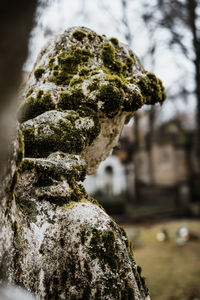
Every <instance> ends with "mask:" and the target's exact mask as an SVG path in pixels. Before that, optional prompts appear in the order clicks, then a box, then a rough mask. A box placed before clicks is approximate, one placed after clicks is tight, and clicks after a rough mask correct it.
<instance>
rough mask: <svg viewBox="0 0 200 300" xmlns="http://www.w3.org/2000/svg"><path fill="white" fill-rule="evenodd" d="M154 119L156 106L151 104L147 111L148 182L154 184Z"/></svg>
mask: <svg viewBox="0 0 200 300" xmlns="http://www.w3.org/2000/svg"><path fill="white" fill-rule="evenodd" d="M155 120H156V107H154V106H151V109H150V111H149V173H150V182H151V184H152V185H154V184H155V169H154V155H153V145H154V143H155Z"/></svg>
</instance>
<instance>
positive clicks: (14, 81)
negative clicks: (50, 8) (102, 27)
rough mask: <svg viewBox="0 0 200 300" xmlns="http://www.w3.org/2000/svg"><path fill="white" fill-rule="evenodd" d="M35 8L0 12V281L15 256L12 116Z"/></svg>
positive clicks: (11, 4)
mask: <svg viewBox="0 0 200 300" xmlns="http://www.w3.org/2000/svg"><path fill="white" fill-rule="evenodd" d="M35 8H36V1H35V0H29V1H26V0H22V1H18V0H15V1H3V2H2V3H1V10H0V30H1V43H0V91H1V99H0V145H1V146H0V179H1V187H0V228H1V230H0V240H1V243H0V255H1V263H0V281H2V280H4V279H5V278H6V273H7V272H8V270H7V264H8V259H9V255H12V253H11V252H10V249H12V236H13V234H14V233H13V230H12V227H11V226H10V228H9V229H8V231H7V232H6V235H5V234H3V228H4V224H5V223H6V222H8V220H10V221H9V223H10V224H11V214H10V207H11V203H12V201H13V189H14V186H15V182H16V168H17V165H18V164H19V163H20V161H21V159H22V150H21V149H20V139H19V137H18V133H19V130H18V129H19V128H16V121H15V120H14V117H13V115H12V114H11V113H12V111H14V110H15V107H16V102H17V89H18V87H19V84H20V82H21V75H22V66H23V64H24V62H25V59H26V56H27V52H28V39H29V35H30V31H31V28H32V26H33V18H34V12H35ZM12 107H13V108H12ZM13 114H14V113H13ZM8 240H9V243H8ZM6 247H7V249H6V251H5V248H6ZM9 252H10V253H9ZM2 255H3V257H2Z"/></svg>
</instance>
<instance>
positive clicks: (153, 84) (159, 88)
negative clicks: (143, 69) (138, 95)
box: [137, 73, 166, 104]
mask: <svg viewBox="0 0 200 300" xmlns="http://www.w3.org/2000/svg"><path fill="white" fill-rule="evenodd" d="M137 84H138V86H139V88H140V90H141V92H142V96H143V98H144V99H145V103H146V104H155V103H157V102H160V103H162V102H163V101H164V100H165V98H166V92H165V89H164V87H163V85H162V81H161V80H160V79H158V78H157V77H156V76H155V74H153V73H146V76H143V77H141V78H140V80H139V81H138V82H137Z"/></svg>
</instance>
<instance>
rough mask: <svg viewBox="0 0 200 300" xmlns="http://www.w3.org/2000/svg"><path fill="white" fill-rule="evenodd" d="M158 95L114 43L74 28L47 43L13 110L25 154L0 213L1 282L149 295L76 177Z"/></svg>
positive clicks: (52, 291) (47, 293)
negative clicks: (0, 220) (6, 209)
mask: <svg viewBox="0 0 200 300" xmlns="http://www.w3.org/2000/svg"><path fill="white" fill-rule="evenodd" d="M164 98H165V92H164V88H163V86H162V83H161V81H160V80H159V79H157V78H156V76H155V75H154V74H152V73H148V72H146V71H145V70H144V69H143V68H142V66H141V64H140V62H139V60H138V58H137V57H136V56H135V54H134V53H133V52H132V51H131V50H130V49H128V47H127V46H125V45H123V44H121V43H119V42H118V40H117V39H114V38H111V39H110V40H109V39H107V38H105V37H101V36H98V35H97V34H96V33H95V32H93V31H91V30H90V29H87V28H84V27H80V28H70V29H69V30H67V31H65V32H64V33H63V34H62V35H59V36H56V37H55V38H54V39H53V40H51V41H50V42H49V44H48V45H47V46H46V47H45V48H44V49H43V50H42V52H41V54H40V55H39V57H38V59H37V61H36V64H35V66H34V70H33V72H32V73H31V75H30V77H29V79H28V81H27V85H26V88H25V93H24V99H25V100H24V102H23V103H22V104H21V106H20V108H19V111H18V120H19V122H20V123H21V125H20V126H21V131H22V134H23V137H24V150H25V153H24V158H23V160H22V162H21V164H20V166H19V168H18V171H17V173H16V174H17V176H15V177H16V185H15V186H14V188H13V190H12V192H13V201H12V203H11V204H10V208H9V216H8V217H7V219H6V217H5V215H6V213H5V212H4V214H3V217H2V218H3V220H4V223H3V225H2V226H3V228H4V231H3V232H5V233H6V232H7V231H8V230H9V229H10V231H11V235H10V236H9V237H8V238H5V237H4V239H5V240H6V243H5V246H4V249H2V253H3V255H4V257H3V256H2V257H1V265H2V266H4V269H6V270H7V274H6V276H5V277H7V278H9V280H10V281H12V282H14V283H16V284H20V285H22V286H24V287H25V288H26V289H28V290H29V291H32V292H33V293H35V294H36V295H37V296H38V297H39V298H40V299H113V300H114V299H138V300H139V299H145V297H147V296H148V289H147V288H146V286H145V283H144V279H143V278H142V277H141V274H140V268H137V265H136V264H135V262H134V259H133V256H132V250H131V247H130V245H129V242H128V240H127V237H126V234H125V233H124V231H123V230H122V229H120V228H119V227H118V226H117V225H116V224H115V223H114V222H113V220H112V219H111V218H110V217H109V216H108V215H107V214H106V213H105V212H104V210H103V209H102V208H101V207H100V206H99V204H98V203H97V202H96V201H95V200H94V199H92V198H91V197H90V196H88V195H87V193H86V191H85V190H84V188H83V187H82V185H81V184H80V181H83V180H84V178H85V175H86V173H88V174H91V173H93V172H94V171H95V170H96V168H97V166H98V164H99V163H100V161H101V160H103V159H105V158H106V157H107V156H108V155H109V153H110V152H111V150H112V148H113V147H114V146H115V144H116V143H117V140H118V137H119V135H120V132H121V130H122V127H123V125H124V122H125V121H126V119H127V118H129V117H130V116H132V115H133V114H134V112H135V111H136V110H137V109H138V108H139V107H141V106H142V105H143V104H145V103H146V104H151V103H155V102H162V101H163V100H164ZM2 236H3V234H2ZM1 247H2V246H1ZM3 260H4V262H5V261H7V262H8V263H7V264H5V263H3Z"/></svg>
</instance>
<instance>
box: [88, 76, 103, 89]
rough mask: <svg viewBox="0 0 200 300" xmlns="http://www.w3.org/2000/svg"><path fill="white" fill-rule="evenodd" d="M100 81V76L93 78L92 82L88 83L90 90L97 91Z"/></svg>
mask: <svg viewBox="0 0 200 300" xmlns="http://www.w3.org/2000/svg"><path fill="white" fill-rule="evenodd" d="M99 82H100V79H99V78H94V79H93V80H92V82H91V83H90V84H89V85H88V87H87V88H88V89H89V90H90V92H93V91H95V90H96V91H97V90H98V88H99Z"/></svg>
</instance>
